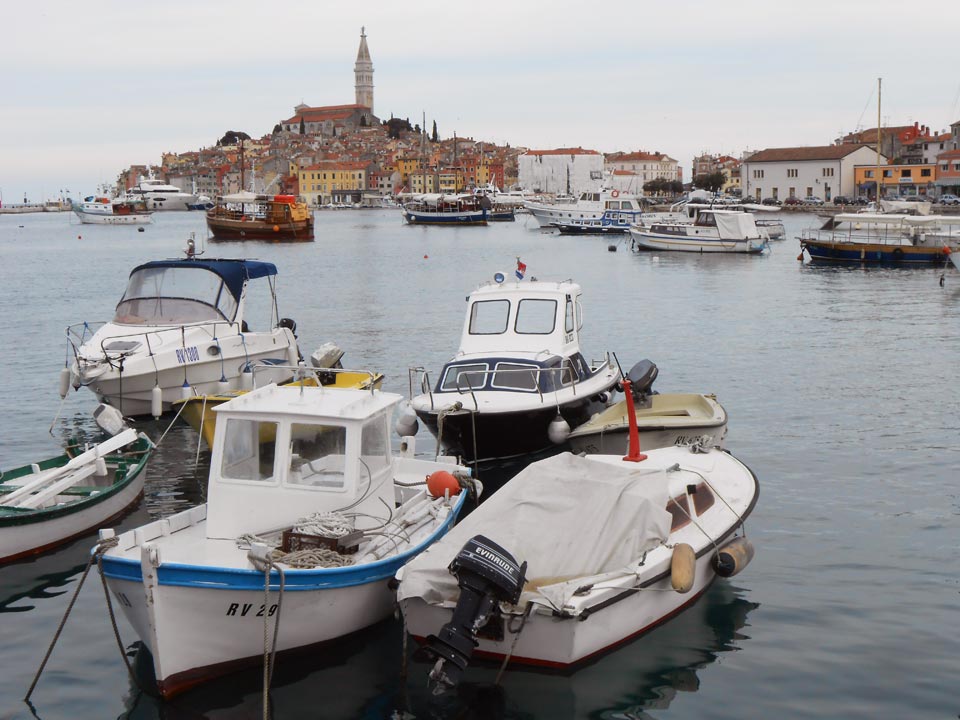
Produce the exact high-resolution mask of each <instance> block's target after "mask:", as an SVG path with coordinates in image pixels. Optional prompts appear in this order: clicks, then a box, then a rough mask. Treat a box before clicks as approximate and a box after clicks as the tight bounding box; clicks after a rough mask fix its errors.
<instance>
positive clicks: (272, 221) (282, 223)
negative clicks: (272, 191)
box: [207, 190, 313, 242]
mask: <svg viewBox="0 0 960 720" xmlns="http://www.w3.org/2000/svg"><path fill="white" fill-rule="evenodd" d="M207 228H209V230H210V233H211V235H212V236H213V239H214V240H272V241H274V242H287V241H308V240H313V212H312V211H311V210H310V208H309V206H308V205H307V203H305V202H304V201H303V200H302V199H300V198H297V197H295V196H293V195H265V194H262V193H261V194H257V193H252V192H248V191H245V190H244V191H241V192H237V193H233V194H231V195H223V196H221V197H218V198H217V202H216V205H215V206H214V207H213V208H212V209H211V210H208V211H207Z"/></svg>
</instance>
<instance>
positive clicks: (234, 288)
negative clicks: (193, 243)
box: [124, 259, 277, 301]
mask: <svg viewBox="0 0 960 720" xmlns="http://www.w3.org/2000/svg"><path fill="white" fill-rule="evenodd" d="M149 268H198V269H203V270H209V271H210V272H212V273H215V274H217V275H219V276H220V277H221V278H222V279H223V282H224V284H225V285H226V286H227V289H228V290H229V291H230V294H231V295H233V296H234V297H235V298H236V299H237V300H238V301H239V299H240V294H241V293H242V292H243V283H244V282H246V281H247V280H254V279H256V278H262V277H269V276H272V275H276V274H277V266H276V265H274V264H273V263H269V262H262V261H260V260H241V259H219V260H196V259H194V260H154V261H152V262H148V263H144V264H143V265H138V266H137V267H135V268H134V269H133V271H132V272H131V273H130V277H133V275H134V274H135V273H136V272H138V271H140V270H144V269H149ZM191 277H193V276H191ZM124 299H128V298H126V297H125V298H124Z"/></svg>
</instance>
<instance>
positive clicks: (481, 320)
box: [470, 300, 510, 335]
mask: <svg viewBox="0 0 960 720" xmlns="http://www.w3.org/2000/svg"><path fill="white" fill-rule="evenodd" d="M509 318H510V301H509V300H479V301H477V302H475V303H474V304H473V307H471V308H470V334H471V335H499V334H500V333H504V332H506V331H507V321H508V320H509Z"/></svg>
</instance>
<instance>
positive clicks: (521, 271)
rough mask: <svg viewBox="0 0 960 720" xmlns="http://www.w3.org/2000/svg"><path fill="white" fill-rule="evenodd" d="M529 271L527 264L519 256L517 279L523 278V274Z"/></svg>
mask: <svg viewBox="0 0 960 720" xmlns="http://www.w3.org/2000/svg"><path fill="white" fill-rule="evenodd" d="M526 271H527V266H526V265H525V264H524V263H522V262H520V258H517V280H523V274H524V273H525V272H526Z"/></svg>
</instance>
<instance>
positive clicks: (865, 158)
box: [740, 143, 887, 202]
mask: <svg viewBox="0 0 960 720" xmlns="http://www.w3.org/2000/svg"><path fill="white" fill-rule="evenodd" d="M876 160H877V153H876V147H875V146H870V145H854V144H853V143H843V144H840V145H825V146H822V147H794V148H768V149H766V150H760V151H759V152H755V153H753V154H752V155H750V156H749V157H747V158H745V159H744V160H743V161H742V163H741V168H740V178H741V186H742V191H743V196H744V197H750V198H753V199H754V200H757V201H759V200H762V199H763V198H767V197H773V198H777V199H778V200H786V199H787V198H790V197H795V198H800V199H803V198H805V197H817V198H820V199H821V200H823V201H824V202H829V201H830V200H832V199H833V198H834V197H835V196H837V195H846V196H853V195H855V194H856V175H855V171H856V167H857V166H858V165H869V164H871V163H873V164H874V165H875V164H876ZM880 164H881V165H886V164H887V158H886V156H884V155H882V154H881V156H880Z"/></svg>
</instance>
